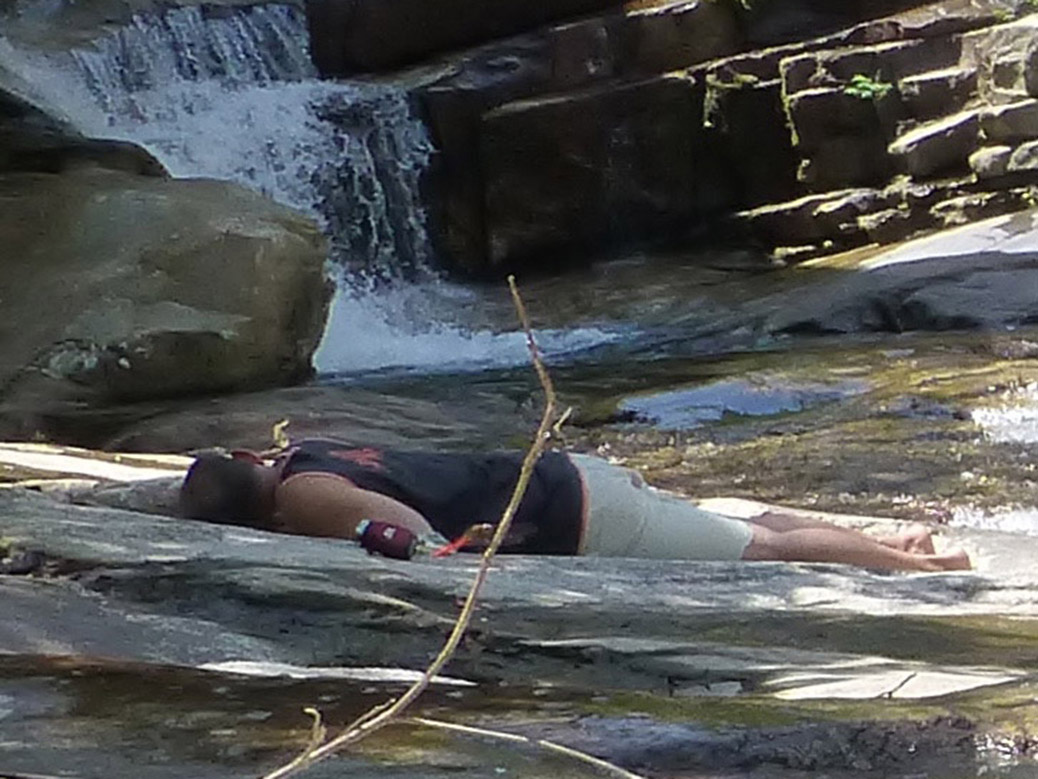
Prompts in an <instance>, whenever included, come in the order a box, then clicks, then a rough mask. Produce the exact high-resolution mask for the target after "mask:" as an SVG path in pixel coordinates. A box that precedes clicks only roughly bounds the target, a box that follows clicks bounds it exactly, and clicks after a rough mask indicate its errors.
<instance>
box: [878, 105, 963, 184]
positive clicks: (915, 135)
mask: <svg viewBox="0 0 1038 779" xmlns="http://www.w3.org/2000/svg"><path fill="white" fill-rule="evenodd" d="M979 130H980V111H979V110H977V109H969V110H966V111H960V112H959V113H957V114H953V115H951V116H946V117H943V118H941V119H937V120H934V121H931V122H926V123H924V124H921V125H919V126H917V127H915V128H913V129H912V130H909V131H908V132H907V133H905V134H904V135H902V136H901V137H900V138H898V139H897V140H895V141H894V142H893V143H891V144H890V146H889V147H888V151H889V153H890V154H891V155H892V156H893V157H894V158H895V159H896V160H897V161H898V162H899V164H900V165H901V166H902V167H903V168H904V170H905V171H906V172H908V173H909V174H910V175H912V176H914V177H917V178H929V177H932V176H934V175H936V174H943V173H948V172H954V171H958V170H965V169H967V167H968V159H969V156H970V155H971V154H972V153H973V152H974V151H975V150H976V149H977V147H978V146H979Z"/></svg>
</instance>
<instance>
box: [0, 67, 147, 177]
mask: <svg viewBox="0 0 1038 779" xmlns="http://www.w3.org/2000/svg"><path fill="white" fill-rule="evenodd" d="M4 80H5V79H4V78H3V76H2V75H0V173H5V172H9V171H39V172H42V173H60V172H62V171H63V170H65V169H67V168H73V167H82V166H95V167H100V168H108V169H110V170H123V171H126V172H128V173H139V174H141V175H145V176H164V175H166V170H165V168H163V167H162V164H161V163H160V162H159V161H158V160H157V159H155V157H153V156H152V155H151V154H150V153H149V152H147V151H146V150H144V149H142V148H141V147H139V146H137V145H135V144H132V143H128V142H126V141H114V140H106V139H100V138H87V137H85V136H83V135H82V134H81V133H79V132H78V131H76V130H75V129H73V128H72V127H70V126H69V125H67V124H66V123H65V122H62V121H61V120H59V119H57V118H55V117H53V116H51V115H50V114H49V113H47V112H46V111H44V110H43V109H41V108H39V107H37V106H36V105H35V104H33V103H32V102H31V101H29V100H27V99H25V98H23V97H21V96H20V95H19V94H17V93H15V92H13V91H10V90H5V89H4V88H3V86H2V84H3V82H4Z"/></svg>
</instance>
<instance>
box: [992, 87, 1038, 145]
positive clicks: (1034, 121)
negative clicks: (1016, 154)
mask: <svg viewBox="0 0 1038 779" xmlns="http://www.w3.org/2000/svg"><path fill="white" fill-rule="evenodd" d="M980 129H981V130H982V131H983V132H984V138H985V139H986V140H987V141H989V142H991V143H994V144H998V143H1014V142H1019V141H1024V140H1031V139H1034V138H1038V100H1035V99H1034V98H1027V99H1025V100H1018V101H1016V102H1014V103H1005V104H1003V105H996V106H990V107H988V108H985V109H984V110H983V111H981V114H980Z"/></svg>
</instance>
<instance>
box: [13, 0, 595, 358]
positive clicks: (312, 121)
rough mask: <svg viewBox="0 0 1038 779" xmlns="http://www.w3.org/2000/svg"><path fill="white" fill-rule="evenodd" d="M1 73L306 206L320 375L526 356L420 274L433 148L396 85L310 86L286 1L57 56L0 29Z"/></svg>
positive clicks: (303, 39) (55, 102) (179, 160)
mask: <svg viewBox="0 0 1038 779" xmlns="http://www.w3.org/2000/svg"><path fill="white" fill-rule="evenodd" d="M20 5H22V6H24V7H25V8H30V6H29V5H27V4H26V3H21V4H20ZM31 7H32V8H33V9H34V11H33V12H34V13H36V14H37V15H42V16H46V15H47V14H48V13H49V12H51V10H52V9H49V8H48V6H47V5H46V4H41V3H39V2H38V3H36V4H35V5H33V6H31ZM23 10H24V9H23ZM0 68H4V69H5V70H7V71H8V72H9V73H13V74H14V75H15V76H16V77H17V78H19V79H20V80H21V81H23V82H25V83H27V84H29V85H31V88H32V94H31V95H30V97H31V98H32V99H34V100H36V101H37V102H40V103H41V104H43V105H44V106H45V107H47V108H48V109H50V110H51V111H53V112H54V113H55V114H58V115H60V116H63V117H65V118H67V119H68V120H69V121H71V122H72V123H73V124H74V125H75V126H76V127H77V128H79V129H80V130H81V131H82V132H84V133H85V134H87V135H91V136H97V137H106V138H118V139H123V140H128V141H132V142H134V143H137V144H139V145H141V146H143V147H144V148H146V149H148V150H149V151H150V152H152V153H153V154H154V155H155V156H156V157H157V158H158V159H159V160H160V161H161V162H162V163H163V164H164V165H165V166H166V168H167V169H168V170H169V171H170V172H171V173H172V174H173V175H174V176H200V177H207V178H218V179H226V180H230V181H234V182H237V183H240V184H242V185H244V186H247V187H249V188H251V189H254V190H258V191H260V192H263V193H265V194H267V195H268V196H270V197H272V198H274V199H276V200H278V201H280V202H282V203H285V204H287V205H290V206H293V207H295V208H298V209H300V210H302V211H304V212H306V213H308V214H311V215H312V216H313V217H314V218H315V219H316V220H317V221H318V223H319V224H320V225H321V226H322V228H323V229H324V230H325V231H326V233H327V234H328V235H329V237H330V239H331V244H332V257H331V260H332V262H331V264H330V272H331V273H332V274H333V276H335V277H336V279H337V281H338V282H339V285H338V286H339V289H338V293H337V295H336V300H335V303H334V314H333V316H332V317H331V319H330V322H329V325H328V327H327V329H326V332H325V337H324V340H323V343H322V345H321V348H320V350H319V351H318V354H317V355H316V357H315V363H316V366H317V368H318V370H319V371H321V372H325V373H349V372H354V371H367V370H373V369H378V368H382V367H390V366H392V367H411V368H415V369H419V370H442V369H447V368H449V369H467V368H468V369H478V368H483V367H488V366H497V365H510V364H515V363H518V362H522V361H524V360H525V359H526V352H525V346H524V341H523V339H522V337H521V336H519V335H518V334H515V333H510V334H509V333H505V334H496V333H493V332H491V331H490V330H486V329H483V328H484V327H486V325H478V324H477V325H474V326H473V325H472V324H470V325H468V326H463V325H460V324H458V323H457V316H456V313H457V309H456V308H455V306H459V305H460V306H472V305H475V306H477V307H478V305H479V301H478V298H474V297H473V295H471V294H468V291H467V290H465V289H464V288H462V287H459V286H457V285H453V284H449V283H447V282H445V281H443V280H441V279H438V278H437V276H436V274H435V273H433V272H432V271H431V270H430V268H431V267H432V265H433V263H432V258H431V256H430V248H429V242H428V239H427V236H426V232H425V218H426V217H425V213H424V211H423V207H422V204H421V201H420V195H419V191H420V188H419V183H420V178H421V176H422V174H423V171H424V170H425V168H426V166H427V163H428V160H429V157H430V155H431V153H432V151H433V149H432V145H431V143H430V141H429V139H428V136H427V133H426V132H425V128H424V126H423V125H422V124H421V122H420V121H418V120H417V119H416V118H415V117H414V115H413V113H412V111H411V107H410V105H409V102H408V96H407V92H406V89H404V88H403V87H399V86H394V85H388V84H377V83H371V82H360V81H354V82H322V81H319V80H317V79H316V75H315V73H314V70H313V66H312V64H311V61H310V57H309V51H308V36H307V31H306V24H305V18H304V16H303V14H302V12H301V11H300V10H299V9H298V8H297V7H295V6H288V5H286V6H277V5H262V6H245V7H236V8H222V9H217V10H213V11H210V10H206V9H205V8H203V7H197V6H196V7H185V8H174V9H170V10H167V11H165V12H162V13H159V14H149V15H147V16H137V17H135V18H134V19H133V20H132V22H131V23H129V24H127V25H126V26H124V27H122V28H120V29H118V30H117V31H115V32H113V33H111V34H108V35H106V36H102V37H100V38H98V39H96V40H94V41H92V42H91V43H90V44H88V45H84V46H83V47H81V48H79V49H75V50H72V51H71V52H67V51H58V52H40V51H34V50H31V49H28V48H26V47H25V46H18V45H15V44H14V43H12V42H11V41H8V40H6V39H5V38H4V37H3V36H2V35H0ZM404 276H406V277H407V278H408V279H410V281H404V280H403V278H402V277H404ZM372 278H378V279H380V280H381V283H379V284H376V285H372V284H371V283H370V281H371V279H372ZM425 295H427V296H428V297H429V301H430V302H429V303H427V304H426V305H423V306H421V307H420V309H421V313H420V314H419V315H416V314H415V306H414V305H413V302H414V300H415V298H416V297H420V296H425ZM436 303H439V304H440V305H435V304H436ZM613 337H614V336H613V335H612V334H610V333H607V332H604V331H599V330H595V329H593V328H592V329H588V330H577V331H567V332H556V333H552V332H547V333H543V334H540V338H541V340H542V345H543V347H544V348H545V349H546V350H548V351H552V350H556V351H558V350H561V351H563V352H566V351H570V350H573V349H580V348H582V347H584V346H590V345H594V344H596V343H601V342H602V341H608V340H611V339H612V338H613Z"/></svg>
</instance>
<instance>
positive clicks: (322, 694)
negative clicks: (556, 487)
mask: <svg viewBox="0 0 1038 779" xmlns="http://www.w3.org/2000/svg"><path fill="white" fill-rule="evenodd" d="M0 534H2V535H3V536H4V538H5V539H8V540H9V541H8V543H10V544H11V545H13V546H15V547H18V548H25V549H28V548H32V549H34V550H36V553H37V554H40V555H43V556H45V557H46V558H47V559H48V560H53V561H58V560H60V561H61V562H62V567H61V568H52V569H51V570H50V572H48V573H42V572H41V573H37V574H36V575H15V574H7V575H0V591H2V593H3V597H2V598H0V612H2V619H0V625H3V626H4V627H3V629H0V650H2V651H3V653H4V657H3V658H2V659H0V694H2V695H4V696H5V700H12V701H13V702H15V703H16V704H17V705H18V706H19V707H20V708H21V710H22V711H29V710H31V711H32V712H33V714H32V722H33V723H34V730H35V732H37V733H39V732H44V733H50V734H52V735H53V740H54V746H45V747H44V748H43V749H39V748H37V746H36V743H35V742H34V743H33V744H32V746H31V747H29V746H28V744H27V735H26V732H25V731H24V729H23V727H22V722H23V720H22V719H19V718H13V719H12V718H6V719H0V733H2V734H3V736H4V746H3V750H4V752H5V765H9V766H16V767H18V768H19V770H26V771H30V770H31V771H39V770H42V769H43V768H48V769H50V770H53V769H54V767H55V766H59V767H60V766H61V765H62V764H64V762H65V761H71V760H78V761H80V765H81V766H82V765H93V764H96V763H97V761H98V760H100V759H101V757H100V755H99V754H98V753H97V752H96V751H94V750H92V749H90V748H89V747H88V743H87V736H86V734H87V733H88V732H89V733H91V734H93V738H95V739H96V738H97V737H98V735H97V734H99V733H102V734H103V733H106V732H111V729H112V728H114V729H115V733H118V734H119V735H118V737H116V738H115V740H114V744H111V745H109V749H108V752H109V753H110V754H109V757H107V758H106V760H108V761H110V762H108V763H107V764H108V765H110V766H112V768H111V769H110V770H111V771H114V773H110V774H109V775H114V776H129V775H131V774H130V773H129V772H130V770H131V769H130V767H129V766H130V765H131V764H132V763H133V761H134V754H135V753H136V754H137V755H138V756H139V757H138V758H137V759H138V760H140V759H141V758H143V759H144V760H145V761H146V762H147V764H148V767H147V769H146V772H145V773H137V774H134V775H136V776H165V775H172V771H171V769H170V765H175V766H177V770H181V771H183V770H184V765H185V762H184V761H188V762H187V763H186V764H187V765H191V764H193V763H192V761H194V760H198V761H201V763H202V764H204V765H208V768H199V771H200V773H198V774H197V775H200V776H205V775H209V773H207V772H208V771H211V770H212V769H213V768H214V767H215V766H221V765H225V766H227V767H228V769H230V770H231V773H230V774H229V775H239V774H238V773H236V771H244V770H246V769H248V770H253V771H254V770H256V767H258V766H259V765H269V764H270V762H271V761H272V760H273V759H274V758H275V757H276V755H277V754H278V753H284V752H286V751H288V750H289V747H290V745H291V744H293V743H299V742H300V740H301V739H302V737H303V732H304V731H305V727H306V725H305V722H302V721H299V720H300V719H301V715H299V714H298V706H301V705H308V704H310V703H313V702H314V701H315V700H316V701H318V702H321V703H319V705H320V706H321V708H323V709H325V710H326V715H327V716H329V717H339V718H341V719H343V720H345V719H349V718H352V716H351V715H350V710H351V709H352V710H354V711H356V713H359V710H363V709H364V708H366V707H367V706H368V705H370V704H373V703H377V702H379V701H381V700H382V696H383V695H384V694H385V692H387V691H389V690H391V689H395V688H396V686H395V685H394V683H393V682H392V681H388V680H391V679H392V678H393V676H392V672H391V671H386V672H382V676H381V678H383V679H385V680H386V681H382V682H379V681H377V679H378V678H380V677H379V676H378V675H377V674H376V675H374V676H371V677H370V680H369V681H368V682H350V681H344V682H336V683H334V684H333V683H332V682H331V681H320V680H319V679H318V680H316V681H315V680H310V681H306V680H305V679H304V680H300V681H296V682H290V681H289V680H287V679H283V678H282V679H280V680H277V679H273V678H269V679H266V680H264V679H256V680H254V681H249V678H248V677H242V676H240V675H236V674H235V673H234V671H233V669H234V668H235V667H236V666H234V665H228V661H240V660H248V661H250V662H251V664H252V666H253V671H252V673H259V674H261V675H270V676H273V677H277V676H283V675H284V674H285V673H286V668H287V669H291V668H292V667H296V668H298V669H299V671H300V672H303V671H306V669H310V670H309V672H308V674H307V675H309V676H311V677H313V676H317V677H320V676H321V675H322V668H324V669H326V670H324V671H323V673H324V674H325V675H332V674H333V673H334V671H333V670H329V667H333V666H344V667H345V668H346V669H347V672H348V670H349V669H350V668H354V669H357V670H358V672H359V671H362V670H363V669H364V668H371V667H376V668H389V669H392V668H393V667H401V668H411V669H420V668H422V667H424V665H425V664H426V663H427V662H428V661H429V659H430V658H431V656H432V655H433V654H434V653H435V651H436V650H437V648H438V646H439V643H440V642H441V640H442V638H443V636H444V633H445V631H446V630H447V629H448V628H449V626H450V624H451V621H452V620H453V617H454V615H455V614H456V609H457V603H458V597H459V596H460V595H461V594H462V593H463V592H464V591H465V589H466V588H467V584H468V582H469V580H470V579H471V576H472V574H473V570H474V564H475V559H474V558H466V557H460V558H456V559H452V560H448V561H439V562H420V561H413V562H410V563H399V562H394V561H389V560H385V559H382V558H378V557H370V556H368V555H366V554H365V553H363V552H362V551H360V550H359V549H358V548H356V547H354V546H353V545H351V544H349V543H346V542H341V541H327V540H320V539H306V538H295V537H290V536H282V535H274V534H266V533H262V532H257V531H251V530H247V529H243V528H235V527H224V526H215V525H209V524H205V523H196V522H189V521H184V520H176V519H173V518H170V517H164V516H158V515H146V514H140V513H134V512H128V511H123V510H119V509H113V508H101V507H86V506H79V505H74V504H69V503H63V502H60V501H57V500H55V499H54V498H52V497H46V496H42V495H39V494H32V493H30V492H26V491H24V490H18V489H5V490H3V491H0ZM957 535H959V536H960V538H958V540H960V541H963V542H966V543H968V544H969V545H970V547H971V551H972V552H973V553H974V555H975V557H976V559H977V561H978V570H977V571H976V572H972V573H962V574H942V575H891V574H877V573H874V572H868V571H853V570H850V569H846V568H842V567H840V566H827V565H814V566H810V565H795V566H790V565H780V564H760V565H746V564H730V563H709V564H703V563H700V564H695V563H680V562H674V561H638V560H629V561H620V560H594V559H588V558H556V559H551V558H541V559H535V558H522V557H512V558H501V559H500V560H499V561H498V562H497V563H496V564H495V570H494V572H493V573H492V575H491V577H490V580H489V582H488V586H487V590H486V594H485V596H484V598H483V601H482V605H481V607H480V612H479V617H478V619H477V622H476V624H475V625H474V628H473V630H472V632H471V634H470V636H469V638H468V639H467V640H466V642H465V644H464V646H463V648H462V650H461V651H460V652H459V655H458V657H457V658H456V659H455V660H454V661H453V662H452V663H451V665H450V667H449V669H448V670H447V676H449V677H454V678H459V677H460V678H461V679H465V680H470V681H474V682H476V683H477V686H476V687H457V688H452V687H451V686H450V685H451V683H450V682H449V681H445V682H444V683H443V684H440V685H435V686H434V690H433V692H432V693H431V694H430V696H429V697H428V698H426V699H424V700H423V703H421V704H420V707H419V710H418V713H419V714H421V715H422V716H431V717H435V718H448V719H451V720H455V721H458V720H460V721H462V722H465V723H467V724H473V725H477V726H483V727H491V728H498V729H504V730H511V731H515V732H518V733H520V734H525V735H528V736H535V737H537V738H550V739H552V740H554V741H558V742H562V743H567V744H569V745H572V746H574V747H577V748H580V749H584V750H587V751H588V752H591V753H593V754H596V755H599V756H602V757H604V758H606V759H609V760H612V761H614V762H616V763H618V764H620V765H624V766H627V767H629V768H631V769H635V770H642V771H645V772H647V773H648V774H649V775H652V776H678V775H684V772H687V771H689V770H716V771H720V770H724V771H736V772H739V773H743V772H746V771H755V772H760V771H763V772H764V773H763V774H761V775H765V776H782V773H781V771H785V770H797V771H804V770H826V771H850V772H860V771H868V770H892V769H894V768H896V769H898V770H907V771H920V770H930V769H934V770H940V768H941V767H947V766H951V765H960V767H961V764H966V765H968V766H969V767H970V770H972V771H974V772H975V771H976V770H978V769H977V766H978V765H979V764H980V763H981V762H983V759H982V756H981V754H980V752H981V750H979V749H978V744H979V743H980V740H981V739H982V738H984V737H990V738H1009V736H1006V735H1004V734H1005V733H1006V732H1007V731H1006V728H1007V727H1008V725H1007V724H1005V723H1003V722H1002V719H1004V718H1000V717H999V716H998V705H1001V704H998V705H995V706H994V708H991V704H992V703H994V702H995V701H1000V702H1003V703H1004V702H1006V701H1013V700H1016V699H1018V698H1019V697H1020V696H1026V695H1028V694H1029V693H1028V690H1030V689H1031V686H1032V684H1033V679H1032V672H1031V670H1030V661H1029V660H1028V659H1027V658H1028V657H1030V653H1031V652H1032V651H1033V647H1032V645H1031V644H1029V643H1027V641H1026V639H1025V638H1024V637H1025V636H1026V635H1028V632H1029V631H1030V629H1031V627H1030V626H1031V625H1032V624H1033V620H1034V619H1035V618H1038V607H1036V606H1035V603H1038V598H1036V597H1035V593H1034V589H1035V588H1036V587H1038V582H1036V581H1035V579H1034V577H1033V576H1032V574H1031V570H1030V568H1031V567H1030V565H1029V563H1028V562H1027V561H1028V560H1029V559H1030V558H1031V556H1033V554H1034V553H1035V551H1038V549H1036V548H1035V547H1034V544H1035V543H1038V540H1036V541H1034V543H1030V542H1027V540H1026V539H1021V538H1019V537H1011V536H1004V535H1000V534H991V533H987V534H985V533H959V534H957ZM949 636H955V637H956V638H955V640H950V639H949ZM100 657H103V658H106V659H105V660H104V661H95V660H91V659H90V658H100ZM265 664H266V665H265ZM285 664H287V666H286V665H285ZM203 665H205V666H206V667H208V668H210V669H211V670H209V671H208V672H206V673H202V672H200V671H190V670H178V669H183V668H187V669H190V668H198V667H200V666H203ZM62 679H67V680H68V681H66V682H62V681H61V680H62ZM444 685H446V686H444ZM531 685H533V686H532V687H531ZM152 689H154V690H158V689H167V690H176V691H177V693H176V695H175V696H173V698H172V699H169V700H166V702H164V703H163V706H162V712H161V714H160V713H159V712H158V710H156V709H154V708H149V707H153V706H154V704H153V703H151V701H153V699H154V695H155V693H149V692H148V690H152ZM452 689H456V690H457V692H451V690H452ZM91 690H92V691H91ZM538 690H540V692H538ZM162 697H163V699H168V698H169V696H168V695H162ZM293 700H294V701H295V706H294V707H293V706H291V705H290V701H293ZM841 701H842V703H841ZM70 705H72V707H73V708H72V709H71V711H72V712H74V714H73V715H72V716H70V714H69V706H70ZM99 706H100V708H99ZM117 712H118V713H117ZM293 712H295V714H293ZM639 712H641V713H639ZM953 712H954V714H953ZM293 716H294V717H295V718H296V719H293ZM1014 716H1015V713H1014ZM124 718H132V719H133V720H135V721H137V722H138V723H139V725H138V726H135V727H129V728H128V727H127V725H125V724H122V723H123V722H125V721H127V720H124ZM159 722H165V723H166V726H165V727H164V728H163V735H162V736H158V737H157V736H151V737H148V738H147V740H145V738H144V731H142V730H140V728H142V727H143V728H147V727H149V725H150V726H151V727H154V726H155V725H157V724H158V723H159ZM797 723H799V724H797ZM192 732H194V733H195V734H196V736H195V737H194V741H192V742H191V743H192V745H191V746H188V744H187V742H185V741H184V739H185V738H187V737H188V734H190V733H192ZM59 735H60V738H59ZM113 735H114V734H113ZM188 740H189V741H190V739H188ZM58 743H60V744H61V745H62V747H61V749H57V748H56V746H57V744H58ZM94 743H97V742H96V741H95V742H94ZM477 743H478V742H477ZM471 748H473V747H472V746H471V745H466V743H465V740H464V739H462V738H461V737H458V738H455V737H451V738H445V739H439V738H437V739H434V741H433V742H431V743H430V742H428V741H423V739H422V736H421V735H420V733H416V732H414V731H407V732H406V733H404V734H401V733H400V732H399V731H398V730H395V732H394V731H390V732H388V733H387V734H384V735H382V736H379V737H378V738H377V739H376V740H374V741H372V742H370V743H369V744H368V745H366V746H364V747H362V748H361V750H360V752H359V753H353V754H352V755H351V756H350V757H347V758H345V760H346V761H347V762H348V763H349V764H351V765H353V764H356V765H357V766H358V767H357V770H358V771H360V773H359V774H357V775H361V776H366V775H368V774H367V773H365V772H366V771H370V770H373V769H372V768H365V767H364V766H366V765H368V761H369V760H372V759H374V760H376V761H377V760H380V759H389V760H390V761H391V762H392V763H393V764H394V765H396V766H397V767H398V768H397V770H404V769H406V768H409V767H411V760H412V758H409V757H408V755H414V754H415V752H414V750H415V749H417V750H418V751H419V752H421V753H422V755H423V760H425V761H427V762H428V764H429V766H430V767H429V768H428V769H423V770H427V771H428V773H417V774H411V775H418V776H438V775H440V773H439V772H440V771H441V770H443V767H444V766H445V765H454V766H456V767H457V766H458V761H460V767H461V770H462V771H463V772H462V773H461V775H463V776H465V775H469V774H468V773H465V771H475V772H476V773H473V774H472V775H480V774H479V773H478V772H479V771H480V770H483V771H485V770H486V766H487V765H496V764H498V763H497V762H496V761H499V760H505V759H506V758H504V757H503V755H504V754H505V753H503V752H501V751H500V750H499V749H498V748H497V747H495V746H494V745H493V743H492V742H489V743H483V745H482V746H480V747H479V755H478V756H474V755H472V754H471V753H468V754H467V755H466V752H467V751H468V750H470V749H471ZM501 749H503V747H502V748H501ZM508 749H509V750H512V749H514V747H512V746H509V747H508ZM380 756H381V757H380ZM544 759H546V758H544V756H543V755H539V754H538V753H536V752H535V751H534V752H532V753H531V754H530V755H527V756H525V757H524V760H530V761H533V762H532V765H530V766H528V767H527V768H526V769H523V770H524V771H528V772H529V774H527V773H524V772H523V771H519V772H518V775H537V771H543V770H545V769H544V763H543V762H542V761H543V760H544ZM121 761H125V763H121ZM152 761H155V762H154V763H153V762H152ZM503 764H507V765H511V763H508V762H506V763H503ZM480 766H481V767H480ZM935 767H936V768H935ZM138 770H139V769H138ZM321 770H328V769H318V771H317V772H315V773H314V775H316V776H321V775H324V774H323V773H321ZM379 770H382V769H379ZM412 770H413V767H412ZM566 770H570V771H574V773H572V775H575V776H579V775H584V774H582V773H581V772H580V770H582V769H575V768H574V767H573V766H568V768H567V769H566ZM164 771H170V773H164ZM769 771H775V772H777V773H769ZM454 775H457V774H454ZM563 775H570V774H563ZM945 775H948V776H952V775H963V776H965V775H972V774H970V773H969V772H966V773H962V774H945Z"/></svg>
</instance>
